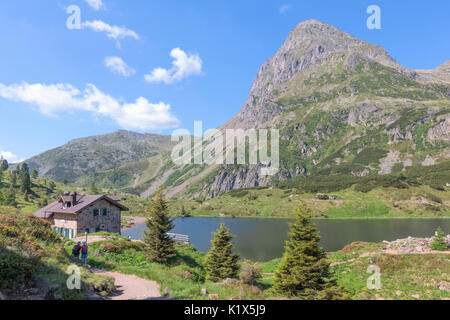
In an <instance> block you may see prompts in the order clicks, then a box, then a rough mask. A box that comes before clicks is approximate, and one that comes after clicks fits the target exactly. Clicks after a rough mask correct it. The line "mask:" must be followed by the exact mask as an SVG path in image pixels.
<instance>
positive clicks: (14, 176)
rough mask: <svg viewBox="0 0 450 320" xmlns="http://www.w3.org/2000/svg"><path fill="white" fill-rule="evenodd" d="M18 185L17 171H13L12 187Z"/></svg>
mask: <svg viewBox="0 0 450 320" xmlns="http://www.w3.org/2000/svg"><path fill="white" fill-rule="evenodd" d="M16 183H17V170H13V171H11V185H12V186H15V185H16Z"/></svg>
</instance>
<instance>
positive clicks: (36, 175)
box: [31, 169, 39, 179]
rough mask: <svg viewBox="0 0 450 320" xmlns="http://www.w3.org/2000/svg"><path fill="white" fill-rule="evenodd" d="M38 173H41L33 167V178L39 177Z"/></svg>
mask: <svg viewBox="0 0 450 320" xmlns="http://www.w3.org/2000/svg"><path fill="white" fill-rule="evenodd" d="M38 175H39V173H38V171H37V170H36V169H33V170H32V171H31V177H32V178H33V179H37V177H38Z"/></svg>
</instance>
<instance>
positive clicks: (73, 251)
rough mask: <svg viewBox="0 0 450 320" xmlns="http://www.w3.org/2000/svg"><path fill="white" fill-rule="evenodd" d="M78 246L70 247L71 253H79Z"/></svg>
mask: <svg viewBox="0 0 450 320" xmlns="http://www.w3.org/2000/svg"><path fill="white" fill-rule="evenodd" d="M80 249H81V248H80V246H79V245H75V246H74V247H73V249H72V254H74V255H79V254H80Z"/></svg>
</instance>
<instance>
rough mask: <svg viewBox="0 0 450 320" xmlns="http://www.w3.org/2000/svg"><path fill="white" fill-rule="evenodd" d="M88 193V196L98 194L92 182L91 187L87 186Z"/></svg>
mask: <svg viewBox="0 0 450 320" xmlns="http://www.w3.org/2000/svg"><path fill="white" fill-rule="evenodd" d="M89 193H90V194H98V193H99V192H98V189H97V187H96V186H95V182H94V181H92V182H91V185H90V186H89Z"/></svg>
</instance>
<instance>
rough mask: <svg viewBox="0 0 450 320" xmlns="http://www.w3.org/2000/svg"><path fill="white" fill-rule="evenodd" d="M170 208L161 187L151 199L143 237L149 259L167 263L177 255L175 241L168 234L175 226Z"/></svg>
mask: <svg viewBox="0 0 450 320" xmlns="http://www.w3.org/2000/svg"><path fill="white" fill-rule="evenodd" d="M168 209H169V206H168V203H167V200H166V199H165V196H164V193H163V190H162V188H159V189H158V191H157V192H156V194H155V196H154V197H153V199H152V200H151V206H150V210H149V211H150V212H149V213H150V214H149V218H148V219H147V222H146V226H147V228H148V230H147V231H144V237H143V239H142V240H143V242H144V243H145V245H146V247H145V252H146V255H147V258H148V260H149V261H152V262H157V263H165V262H167V260H168V259H170V258H172V257H174V256H175V241H174V240H172V239H171V238H170V237H169V236H168V235H167V233H168V232H170V230H172V229H173V227H174V225H173V220H172V219H171V218H170V216H169V211H168Z"/></svg>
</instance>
